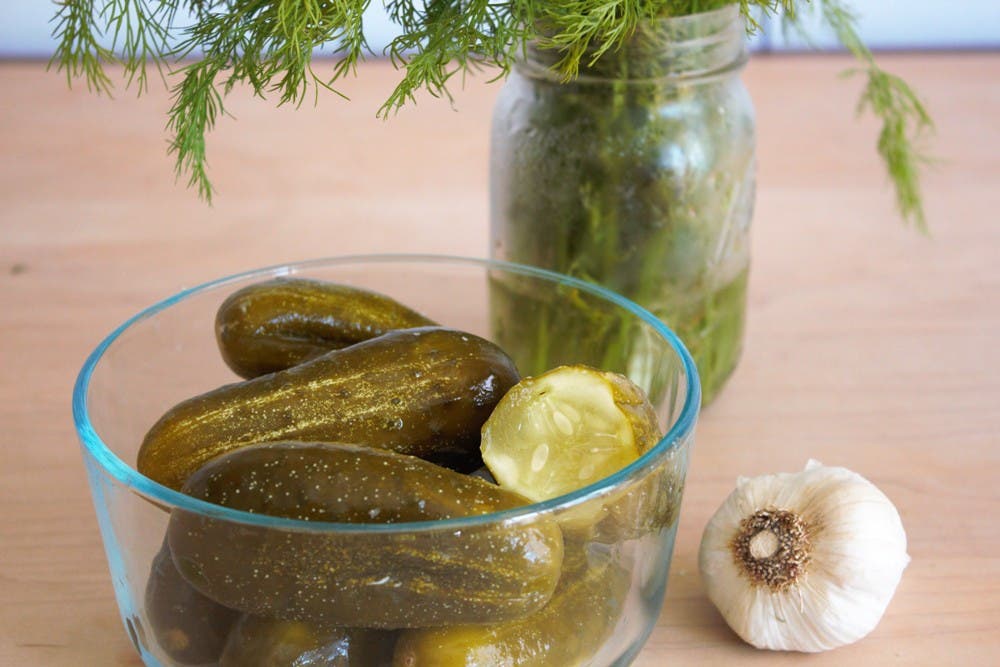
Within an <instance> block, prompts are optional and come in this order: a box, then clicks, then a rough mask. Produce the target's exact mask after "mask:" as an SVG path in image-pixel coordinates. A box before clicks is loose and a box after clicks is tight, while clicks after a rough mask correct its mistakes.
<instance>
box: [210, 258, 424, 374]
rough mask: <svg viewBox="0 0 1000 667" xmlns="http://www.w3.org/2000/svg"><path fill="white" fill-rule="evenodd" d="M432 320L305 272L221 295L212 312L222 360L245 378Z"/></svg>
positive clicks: (375, 295) (390, 301)
mask: <svg viewBox="0 0 1000 667" xmlns="http://www.w3.org/2000/svg"><path fill="white" fill-rule="evenodd" d="M431 325H434V322H433V321H431V320H429V319H428V318H426V317H424V316H423V315H421V314H420V313H418V312H416V311H413V310H411V309H409V308H407V307H406V306H404V305H403V304H401V303H399V302H397V301H395V300H393V299H391V298H389V297H387V296H385V295H382V294H378V293H376V292H370V291H368V290H364V289H360V288H357V287H350V286H348V285H338V284H336V283H328V282H322V281H318V280H308V279H305V278H276V279H274V280H269V281H267V282H263V283H258V284H256V285H250V286H249V287H244V288H243V289H241V290H239V291H238V292H235V293H234V294H232V295H231V296H230V297H229V298H227V299H226V300H225V301H224V302H223V304H222V306H220V308H219V311H218V313H217V314H216V318H215V335H216V339H217V340H218V342H219V350H220V351H221V352H222V358H223V359H224V360H225V362H226V364H227V365H228V366H229V367H230V368H232V369H233V370H234V371H235V372H236V373H237V374H239V375H241V376H242V377H245V378H254V377H257V376H258V375H264V374H266V373H273V372H275V371H280V370H284V369H286V368H291V367H292V366H296V365H298V364H300V363H302V362H303V361H308V360H309V359H313V358H315V357H318V356H320V355H322V354H325V353H327V352H329V351H330V350H335V349H339V348H342V347H347V346H348V345H353V344H354V343H359V342H361V341H363V340H368V339H369V338H375V337H376V336H380V335H382V334H384V333H386V332H387V331H392V330H394V329H408V328H411V327H423V326H431Z"/></svg>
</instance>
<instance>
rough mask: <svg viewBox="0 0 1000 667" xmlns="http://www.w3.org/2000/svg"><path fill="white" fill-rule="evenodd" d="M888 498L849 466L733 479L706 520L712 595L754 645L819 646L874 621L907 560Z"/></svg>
mask: <svg viewBox="0 0 1000 667" xmlns="http://www.w3.org/2000/svg"><path fill="white" fill-rule="evenodd" d="M909 561H910V557H909V556H908V555H907V553H906V532H905V531H904V530H903V523H902V521H901V520H900V518H899V512H897V511H896V508H895V506H893V504H892V502H891V501H890V500H889V499H888V498H887V497H886V496H885V494H883V493H882V492H881V491H879V490H878V489H877V488H876V487H875V485H874V484H872V483H871V482H869V481H868V480H866V479H865V478H864V477H862V476H861V475H858V474H856V473H853V472H851V471H850V470H847V469H846V468H836V467H827V466H823V465H822V464H820V463H817V462H816V461H810V462H809V463H808V464H807V465H806V468H805V470H803V471H802V472H799V473H781V474H776V475H763V476H760V477H754V478H751V479H747V478H740V479H739V480H738V481H737V483H736V489H735V490H734V491H733V492H732V493H731V494H730V495H729V497H728V498H727V499H726V500H725V502H724V503H723V504H722V506H721V507H720V508H719V509H718V511H716V513H715V515H714V516H713V517H712V518H711V520H710V521H709V522H708V525H707V526H706V527H705V532H704V534H703V535H702V540H701V549H700V551H699V554H698V566H699V569H700V570H701V576H702V580H703V582H704V584H705V588H706V590H707V592H708V597H709V599H711V600H712V602H713V603H714V604H715V606H716V607H717V608H718V609H719V611H720V612H721V613H722V616H723V617H724V618H725V619H726V622H727V623H728V624H729V627H731V628H732V629H733V630H734V631H735V632H736V634H738V635H739V636H740V637H741V638H742V639H743V640H744V641H746V642H747V643H749V644H752V645H753V646H756V647H757V648H766V649H774V650H786V651H807V652H817V651H826V650H829V649H832V648H837V647H838V646H844V645H845V644H850V643H852V642H855V641H857V640H859V639H861V638H862V637H864V636H865V635H867V634H868V633H869V632H871V631H872V630H873V629H875V626H876V625H878V622H879V620H880V619H881V618H882V615H883V614H884V613H885V609H886V607H887V606H888V604H889V600H890V599H892V595H893V593H894V592H895V591H896V586H897V585H898V584H899V580H900V577H901V576H902V574H903V570H904V569H905V568H906V565H907V564H908V563H909Z"/></svg>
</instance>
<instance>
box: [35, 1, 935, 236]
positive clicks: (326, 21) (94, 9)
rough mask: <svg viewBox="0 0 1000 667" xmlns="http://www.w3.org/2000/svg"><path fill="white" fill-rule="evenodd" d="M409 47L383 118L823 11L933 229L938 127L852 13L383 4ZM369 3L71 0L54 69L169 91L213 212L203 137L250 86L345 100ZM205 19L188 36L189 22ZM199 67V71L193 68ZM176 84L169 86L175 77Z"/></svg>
mask: <svg viewBox="0 0 1000 667" xmlns="http://www.w3.org/2000/svg"><path fill="white" fill-rule="evenodd" d="M384 1H385V6H386V8H387V9H388V11H389V14H390V17H391V19H392V20H393V21H394V22H395V23H396V24H397V25H398V26H399V28H400V34H399V36H398V37H396V38H395V39H393V41H392V42H391V43H390V44H389V46H388V47H387V49H386V53H387V55H388V56H389V58H390V59H391V61H392V62H393V63H394V64H395V66H396V67H397V68H398V69H400V70H401V71H402V76H401V79H400V81H399V83H398V84H397V86H396V88H395V89H394V90H393V91H392V93H391V94H390V96H389V98H388V99H387V100H386V101H385V103H384V104H383V105H382V107H381V108H380V109H379V111H378V114H379V115H380V116H381V117H387V116H389V115H391V114H392V113H393V112H395V111H397V110H398V109H399V108H400V107H402V106H404V105H405V104H407V103H412V102H413V101H414V99H415V95H416V93H417V91H419V90H426V91H428V92H429V93H430V94H432V95H434V96H437V97H445V98H449V99H450V92H449V85H450V84H451V83H452V81H453V79H454V78H455V76H456V75H460V74H462V75H464V74H465V73H466V72H468V71H470V70H475V69H478V68H480V67H483V66H488V67H492V68H496V69H497V71H498V74H497V77H496V78H502V77H503V76H505V75H506V74H507V73H508V72H509V71H510V69H511V67H513V65H514V63H515V62H516V61H517V59H518V58H519V57H520V56H521V55H522V54H523V52H524V49H525V45H526V44H527V42H528V41H529V40H535V41H536V43H537V45H538V46H539V47H540V48H543V49H551V50H553V51H554V52H555V53H556V54H557V55H558V58H557V59H556V61H555V65H554V68H555V70H556V71H557V72H558V73H560V74H561V76H562V78H563V79H565V80H570V79H572V78H573V77H574V76H576V75H577V74H578V72H579V70H580V67H581V66H585V65H588V64H592V63H593V62H594V61H596V60H597V59H598V58H600V57H601V55H603V54H605V53H608V52H610V51H613V50H615V49H617V48H619V47H621V46H622V45H623V44H624V43H625V42H626V41H627V40H628V39H629V38H630V37H631V36H632V35H633V34H634V33H635V31H636V29H637V27H638V26H639V25H640V24H642V23H643V22H645V21H654V20H656V19H659V18H666V17H675V16H683V15H688V14H695V13H700V12H705V11H711V10H714V9H719V8H721V7H723V6H725V5H728V4H733V3H734V2H735V3H736V4H738V5H739V7H740V12H741V14H742V16H743V17H744V19H745V20H746V23H747V30H748V32H751V33H752V32H755V31H757V30H759V29H760V25H759V23H758V17H760V16H770V15H776V14H781V15H783V16H784V18H785V20H786V21H787V22H788V23H789V24H792V25H796V24H797V22H798V17H799V12H798V10H799V9H801V8H810V7H812V8H817V7H818V9H819V11H821V13H822V17H823V19H824V20H825V22H826V23H827V24H828V25H830V26H831V27H832V28H833V30H834V32H835V33H836V34H837V36H838V38H839V39H840V41H841V42H842V43H843V44H844V46H845V47H846V48H847V49H848V50H849V51H851V52H852V53H853V54H854V55H855V56H856V57H857V58H858V60H859V61H860V63H861V67H860V68H859V70H856V71H861V72H863V73H864V74H865V75H866V76H867V77H868V83H867V86H866V88H865V92H864V94H863V96H862V99H861V102H860V105H859V109H860V110H871V111H872V112H873V113H874V114H875V115H877V116H878V117H879V118H880V119H881V120H882V123H883V126H882V131H881V133H880V135H879V140H878V151H879V153H880V155H881V156H882V158H883V160H884V161H885V163H886V165H887V169H888V173H889V175H890V178H891V180H892V182H893V184H894V186H895V189H896V198H897V202H898V205H899V210H900V212H901V214H902V215H903V217H904V219H906V220H910V221H913V222H914V223H915V224H916V225H917V226H918V227H919V228H921V229H924V228H925V226H926V222H925V219H924V213H923V208H922V204H921V196H920V184H919V167H920V165H921V164H922V163H923V162H924V161H925V158H924V156H923V154H922V153H921V152H920V151H919V149H918V148H917V145H916V144H917V139H918V138H919V137H920V136H921V135H922V134H923V133H924V132H926V131H927V130H929V129H931V127H932V124H931V120H930V117H929V116H928V114H927V112H926V110H925V109H924V107H923V106H922V104H921V103H920V101H919V99H918V98H917V96H916V94H915V93H914V92H913V91H912V90H911V89H910V87H909V86H908V85H907V84H906V83H905V82H904V81H902V80H901V79H899V78H898V77H896V76H894V75H891V74H889V73H887V72H885V71H883V70H882V69H880V68H879V67H878V65H877V64H876V63H875V60H874V58H873V57H872V55H871V52H870V51H869V50H868V49H867V47H866V46H865V45H864V44H863V43H862V41H861V39H860V38H859V37H858V34H857V30H856V28H855V25H856V21H855V17H854V16H853V15H852V14H851V13H850V11H849V10H848V9H847V7H846V6H845V5H844V4H843V3H842V2H841V1H840V0H545V1H544V2H542V1H539V0H502V1H496V0H419V1H417V0H384ZM369 2H370V0H60V1H59V2H58V3H57V5H58V8H57V11H56V14H55V16H54V18H53V23H54V29H53V35H54V36H55V37H56V39H57V42H58V46H57V48H56V50H55V53H54V55H53V57H52V60H51V61H50V63H49V65H50V67H52V66H54V67H56V68H57V70H58V71H60V72H64V73H65V75H66V78H67V81H68V82H69V83H70V84H72V81H73V80H75V79H80V78H82V79H84V80H85V81H86V84H87V87H88V89H90V90H92V91H94V92H97V93H99V94H110V92H111V88H112V86H111V81H110V79H109V78H108V76H107V73H106V72H105V65H107V64H120V65H121V66H122V67H123V68H124V73H125V78H126V87H130V86H133V85H134V86H135V87H136V89H137V90H138V93H139V94H142V93H143V92H145V91H146V90H147V89H148V85H149V74H148V68H150V67H155V68H156V69H157V71H158V72H159V74H160V76H161V78H164V80H167V78H168V77H169V76H177V77H180V78H181V80H180V81H179V82H177V83H174V84H172V85H171V93H172V96H173V105H172V106H171V108H170V111H169V119H168V123H167V128H168V130H169V131H171V132H172V133H173V137H172V139H171V141H170V148H169V150H170V152H171V153H172V154H174V155H175V157H176V165H175V166H176V171H177V175H178V177H183V176H185V175H186V176H187V178H188V184H189V185H190V186H192V187H196V188H197V189H198V192H199V194H200V196H201V197H203V198H204V199H206V200H210V199H211V196H212V192H213V189H212V185H211V182H210V180H209V177H208V170H207V153H206V148H205V135H206V133H208V132H210V131H211V129H212V128H213V127H214V125H215V122H216V120H217V118H218V117H219V116H220V115H221V114H223V113H225V106H224V99H225V96H226V95H227V94H228V93H229V92H230V91H232V89H233V88H234V87H235V86H237V85H240V84H244V85H248V86H249V87H250V88H251V89H252V91H253V93H254V94H255V95H257V96H259V97H261V98H266V97H268V96H269V95H275V96H276V97H277V100H278V104H295V105H300V104H302V103H303V101H304V100H305V99H306V97H307V95H308V93H309V91H310V90H312V91H313V94H314V98H315V97H316V96H318V95H319V91H320V89H323V90H328V91H332V92H334V93H336V94H341V93H340V92H339V91H338V90H337V88H336V83H337V82H338V81H339V80H341V79H342V78H343V77H345V76H348V75H351V74H353V73H355V71H356V66H357V64H358V62H360V61H361V60H362V59H363V58H364V55H365V53H367V52H369V47H368V44H367V42H366V40H365V34H364V25H363V14H364V12H365V10H366V9H367V8H368V4H369ZM181 9H185V10H188V11H189V12H191V13H192V14H193V15H194V17H195V22H194V23H193V24H192V25H190V26H184V25H180V24H179V21H178V12H179V11H180V10H181ZM320 48H324V49H329V50H330V51H332V52H333V53H335V54H337V55H338V59H337V61H336V63H335V64H334V66H333V68H332V71H329V72H322V73H321V72H318V71H317V70H316V69H315V68H314V66H313V63H312V57H313V53H314V52H315V51H316V50H317V49H320ZM197 54H200V55H199V57H198V59H197V60H196V61H195V62H193V63H191V62H187V60H188V59H190V58H193V57H195V56H196V55H197ZM165 72H166V73H165Z"/></svg>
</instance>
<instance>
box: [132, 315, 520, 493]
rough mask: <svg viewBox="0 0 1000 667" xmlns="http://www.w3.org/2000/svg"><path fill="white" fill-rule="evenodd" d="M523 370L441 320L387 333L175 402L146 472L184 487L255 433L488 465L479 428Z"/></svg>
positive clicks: (263, 438)
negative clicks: (203, 467)
mask: <svg viewBox="0 0 1000 667" xmlns="http://www.w3.org/2000/svg"><path fill="white" fill-rule="evenodd" d="M518 379H519V376H518V373H517V369H516V368H515V367H514V363H513V362H512V361H511V360H510V358H509V357H508V356H507V355H506V354H504V352H503V350H501V349H500V348H499V347H497V346H496V345H494V344H493V343H491V342H489V341H487V340H485V339H483V338H479V337H478V336H474V335H472V334H469V333H465V332H462V331H456V330H453V329H443V328H437V327H424V328H417V329H401V330H398V331H392V332H389V333H387V334H383V335H382V336H379V337H377V338H372V339H371V340H367V341H364V342H361V343H357V344H356V345H352V346H350V347H346V348H344V349H342V350H334V351H332V352H328V353H326V354H324V355H323V356H321V357H318V358H316V359H313V360H312V361H308V362H305V363H303V364H300V365H298V366H295V367H293V368H290V369H288V370H284V371H279V372H277V373H271V374H269V375H264V376H261V377H259V378H255V379H253V380H246V381H244V382H238V383H235V384H230V385H225V386H223V387H220V388H218V389H215V390H213V391H210V392H208V393H205V394H202V395H200V396H196V397H194V398H191V399H188V400H186V401H183V402H181V403H179V404H178V405H176V406H175V407H173V408H171V409H170V410H169V411H168V412H167V413H166V414H165V415H163V416H162V417H161V418H160V419H159V421H157V422H156V423H155V424H154V425H153V426H152V428H151V429H150V430H149V432H148V433H147V434H146V437H145V439H144V440H143V443H142V446H141V448H140V450H139V455H138V458H137V468H138V470H139V472H141V473H142V474H144V475H146V476H147V477H150V478H151V479H153V480H155V481H157V482H159V483H161V484H164V485H166V486H169V487H171V488H173V489H179V488H180V487H181V486H182V485H183V484H184V481H185V480H186V479H187V477H188V476H189V475H191V473H193V472H194V471H195V470H197V469H198V468H199V467H201V465H202V464H204V463H205V462H206V461H208V460H209V459H212V458H214V457H216V456H219V455H221V454H224V453H226V452H229V451H232V450H234V449H238V448H239V447H243V446H246V445H248V444H251V443H256V442H273V441H278V440H303V441H319V442H321V441H337V442H353V443H357V444H363V445H366V446H369V447H374V448H378V449H390V450H393V451H397V452H400V453H403V454H410V455H413V456H419V457H421V458H424V459H427V460H431V461H435V462H439V463H442V464H444V465H448V466H449V467H453V468H455V469H457V470H461V471H471V470H475V469H476V468H477V467H479V466H480V465H481V458H480V455H479V430H480V427H481V426H482V424H483V422H485V421H486V418H487V417H488V416H489V414H490V412H491V411H492V410H493V407H494V406H495V405H496V403H497V402H498V401H499V400H500V398H501V397H502V396H503V394H504V393H505V392H506V391H507V390H508V389H509V388H510V387H512V386H513V385H514V384H515V383H516V382H517V381H518Z"/></svg>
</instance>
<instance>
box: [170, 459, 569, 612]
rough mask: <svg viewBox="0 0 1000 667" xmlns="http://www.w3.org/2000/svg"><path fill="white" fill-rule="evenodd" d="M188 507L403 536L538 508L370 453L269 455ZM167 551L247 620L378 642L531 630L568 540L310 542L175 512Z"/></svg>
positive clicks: (326, 535)
mask: <svg viewBox="0 0 1000 667" xmlns="http://www.w3.org/2000/svg"><path fill="white" fill-rule="evenodd" d="M182 490H183V492H184V493H186V494H189V495H191V496H193V497H195V498H199V499H202V500H206V501H209V502H212V503H216V504H219V505H224V506H226V507H231V508H235V509H240V510H244V511H248V512H253V513H257V514H266V515H270V516H277V517H284V518H294V519H301V520H307V521H325V522H342V523H369V524H370V523H406V522H412V521H433V520H440V519H449V518H455V517H462V516H473V515H481V514H487V513H491V512H496V511H501V510H506V509H512V508H515V507H519V506H522V505H524V504H525V503H526V502H527V501H526V500H525V499H524V498H522V497H521V496H519V495H517V494H515V493H512V492H510V491H505V490H504V489H501V488H500V487H498V486H496V485H494V484H490V483H489V482H486V481H484V480H482V479H478V478H475V477H471V476H467V475H462V474H459V473H455V472H453V471H451V470H448V469H446V468H442V467H440V466H437V465H434V464H432V463H428V462H426V461H423V460H421V459H417V458H414V457H410V456H404V455H400V454H396V453H393V452H388V451H381V450H376V449H371V448H366V447H358V446H354V445H340V444H321V443H294V442H285V443H265V444H260V445H252V446H248V447H244V448H242V449H239V450H236V451H233V452H231V453H229V454H226V455H224V456H221V457H219V458H217V459H214V460H212V461H210V462H209V463H208V464H206V465H205V466H204V467H203V468H201V469H200V470H199V471H198V472H196V473H195V474H194V475H192V476H191V477H190V478H189V479H188V482H187V483H186V484H185V485H184V488H183V489H182ZM168 536H169V541H170V548H171V550H172V552H173V555H174V560H175V562H176V563H177V564H178V568H179V569H180V571H181V574H182V575H183V576H184V577H185V578H186V579H187V580H188V582H189V583H191V585H193V586H194V587H196V588H197V589H198V590H200V591H201V592H202V593H203V594H205V595H206V596H208V597H210V598H212V599H213V600H216V601H218V602H220V603H221V604H224V605H226V606H227V607H232V608H235V609H239V610H241V611H243V612H245V613H249V614H254V615H258V616H265V617H270V618H282V619H286V620H304V621H310V622H314V623H324V624H329V625H341V626H353V627H368V628H383V629H393V628H407V627H426V626H435V625H448V624H455V623H488V622H496V621H502V620H508V619H512V618H520V617H523V616H525V615H527V614H531V613H532V612H535V611H537V610H538V609H540V608H541V607H542V606H543V605H544V604H545V603H546V602H547V601H548V600H549V598H550V597H551V595H552V592H553V590H554V589H555V586H556V583H557V582H558V580H559V573H560V567H561V564H562V553H563V544H562V534H561V532H560V530H559V527H558V526H557V525H556V524H555V522H554V521H553V520H552V519H550V518H548V517H537V516H534V517H528V518H526V519H517V520H512V521H510V522H506V523H495V522H491V523H489V524H486V525H482V526H468V527H465V528H462V529H460V530H458V529H448V530H441V529H429V530H408V531H400V532H376V531H371V530H368V531H364V530H360V531H359V532H353V533H352V532H347V531H344V530H340V531H337V532H329V531H327V532H312V531H303V530H291V529H278V528H274V527H263V526H253V525H249V524H239V523H234V522H230V521H224V520H220V519H214V518H212V517H209V516H205V515H201V514H193V513H188V512H185V511H183V510H174V512H173V514H172V515H171V520H170V525H169V528H168Z"/></svg>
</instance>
